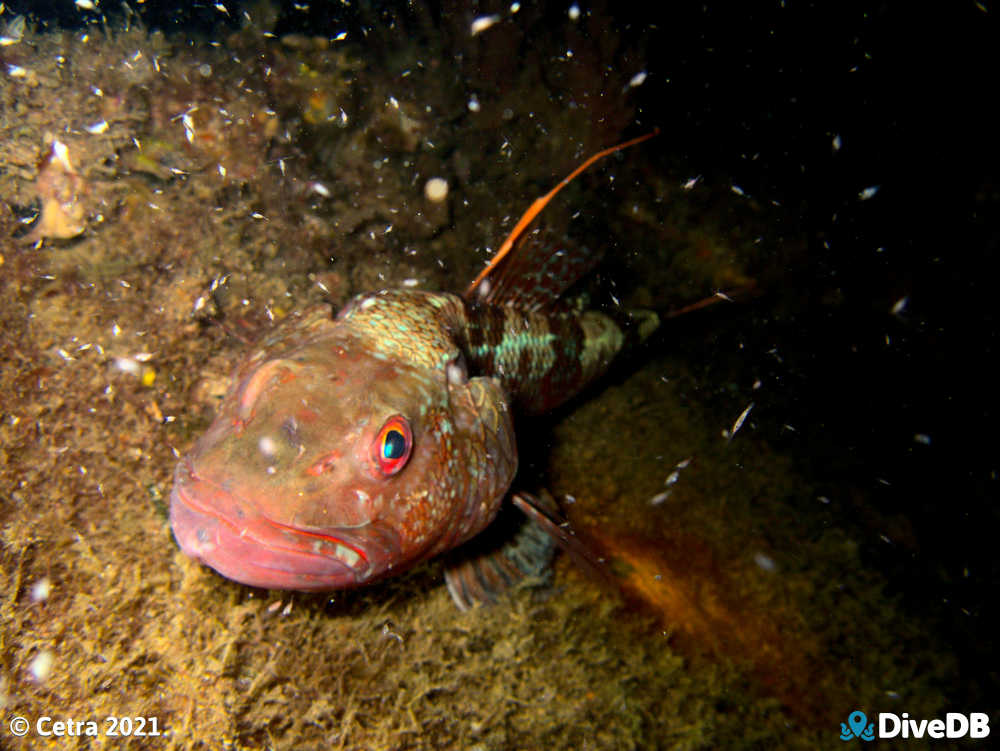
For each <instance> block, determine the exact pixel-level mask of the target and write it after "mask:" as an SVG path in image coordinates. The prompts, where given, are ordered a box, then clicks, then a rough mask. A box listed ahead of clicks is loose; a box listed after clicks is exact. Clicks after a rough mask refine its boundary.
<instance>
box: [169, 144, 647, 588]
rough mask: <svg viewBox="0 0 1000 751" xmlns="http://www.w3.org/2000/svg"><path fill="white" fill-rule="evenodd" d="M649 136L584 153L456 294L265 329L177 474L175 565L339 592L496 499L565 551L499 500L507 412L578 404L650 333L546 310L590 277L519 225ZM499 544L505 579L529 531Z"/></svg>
mask: <svg viewBox="0 0 1000 751" xmlns="http://www.w3.org/2000/svg"><path fill="white" fill-rule="evenodd" d="M655 134H656V131H654V132H652V133H647V134H646V135H644V136H640V137H639V138H635V139H632V140H630V141H626V142H625V143H623V144H619V145H617V146H613V147H611V148H608V149H605V150H603V151H601V152H599V153H597V154H595V155H593V156H592V157H590V159H588V160H586V161H585V162H584V163H583V164H581V165H580V166H579V167H578V168H577V169H576V170H574V171H573V172H572V173H571V174H570V175H569V176H567V177H566V178H565V179H563V180H562V181H561V182H560V183H558V184H557V185H556V186H555V187H554V188H553V189H552V190H551V191H550V192H549V193H547V194H546V195H544V196H542V197H541V198H539V199H537V200H536V201H535V202H534V203H533V204H532V206H531V207H530V208H529V210H528V211H527V212H525V214H524V216H522V217H521V220H520V221H519V222H518V223H517V225H516V226H515V228H514V230H513V231H512V232H511V233H510V235H509V236H508V237H507V238H506V240H505V241H504V242H503V243H502V244H501V246H500V248H499V249H498V251H497V253H496V254H495V255H494V257H493V259H492V260H491V262H490V264H489V265H488V266H487V267H486V268H484V269H483V271H482V272H481V273H480V274H479V275H478V276H477V277H476V278H475V279H474V280H473V281H472V283H471V284H469V285H468V287H467V288H466V290H465V292H464V293H463V294H461V295H459V294H455V293H450V292H430V291H424V290H417V289H412V288H403V289H386V290H379V291H376V292H371V293H366V294H361V295H359V296H357V297H355V298H354V299H352V300H351V301H350V302H349V303H348V304H347V305H346V306H345V307H344V308H343V309H341V310H340V311H339V312H337V313H336V315H334V314H333V312H332V311H331V309H330V307H329V306H317V307H313V308H310V309H307V310H305V311H302V312H300V313H293V314H290V315H289V316H287V317H286V319H285V320H283V321H282V322H281V323H279V324H278V325H277V326H276V327H275V328H274V329H273V330H272V331H271V332H269V333H267V334H266V335H265V336H264V337H263V339H262V340H261V341H260V342H258V343H257V344H256V345H255V346H254V347H253V349H252V350H251V351H250V353H249V354H248V355H247V356H246V357H245V358H244V359H243V361H242V362H241V363H240V364H239V365H238V366H237V367H236V369H235V371H234V373H233V376H232V380H231V383H230V385H229V387H228V390H227V392H226V394H225V396H224V397H223V400H222V403H221V405H220V407H219V410H218V413H217V415H216V416H215V418H214V420H213V421H212V423H211V424H210V425H209V427H208V428H207V430H206V431H205V433H204V434H202V435H201V436H200V437H199V438H198V439H197V440H196V442H195V443H194V445H193V446H192V448H191V449H190V450H189V451H188V452H187V453H186V454H184V455H183V456H182V457H181V458H180V461H179V462H178V464H177V467H176V470H175V472H174V478H173V488H172V491H171V496H170V526H171V529H172V531H173V535H174V538H175V539H176V541H177V543H178V545H179V547H180V549H181V551H182V552H183V553H184V554H186V555H187V556H189V557H191V558H193V559H195V560H197V561H199V562H201V563H202V564H204V565H206V566H208V567H209V568H211V569H214V570H215V571H216V572H217V573H219V574H221V575H222V576H224V577H226V578H228V579H232V580H234V581H237V582H240V583H243V584H246V585H250V586H255V587H262V588H268V589H280V590H300V591H335V590H341V589H349V588H354V587H359V586H362V585H368V584H371V583H373V582H377V581H379V580H381V579H384V578H386V577H388V576H392V575H396V574H399V573H401V572H404V571H406V570H408V569H409V568H411V567H413V566H414V565H416V564H418V563H420V562H422V561H426V560H428V559H430V558H433V557H435V556H438V555H440V554H443V553H446V552H447V551H451V550H453V549H455V548H457V547H458V546H461V545H463V543H466V542H467V541H469V540H473V539H474V538H476V536H477V535H480V533H481V532H483V530H484V529H486V528H487V527H488V526H489V525H490V524H491V522H493V521H494V519H495V518H496V517H497V515H498V513H499V512H500V509H501V507H502V506H503V504H504V500H505V498H507V497H511V498H512V500H513V501H514V503H515V504H517V505H518V507H519V508H521V509H522V510H525V511H526V513H528V515H529V516H530V517H531V518H532V519H534V520H535V521H536V522H538V523H539V524H541V525H543V526H544V527H545V528H546V529H547V530H549V531H554V533H555V535H556V537H561V538H562V540H563V541H564V542H565V538H566V534H565V532H564V531H562V530H560V527H559V525H558V524H557V523H556V522H555V521H554V519H553V516H552V514H551V503H549V504H546V503H544V502H542V501H540V500H539V499H537V498H535V497H532V496H528V495H527V494H523V493H519V494H513V495H511V494H510V489H511V485H512V483H513V481H514V478H515V474H516V472H517V467H518V453H517V446H516V440H515V430H514V418H515V415H516V414H540V413H544V412H547V411H549V410H551V409H553V408H555V407H557V406H559V405H560V404H562V403H564V402H565V401H567V400H568V399H570V398H572V397H573V396H575V395H576V394H578V393H579V392H580V391H581V390H583V389H584V388H585V387H586V386H587V385H588V384H590V383H592V382H593V381H594V380H595V379H597V378H598V377H599V376H600V375H601V374H603V373H604V372H605V371H606V370H607V369H608V367H609V365H610V364H611V363H612V361H613V360H614V359H615V358H616V356H617V355H618V354H619V353H620V352H621V351H622V350H623V348H624V347H625V346H626V344H627V343H628V342H629V341H631V340H633V339H635V337H636V336H645V335H646V334H648V331H649V330H650V325H652V326H654V327H655V321H654V322H653V323H652V324H650V322H649V321H648V320H646V321H644V322H642V325H638V324H635V322H633V321H632V320H631V319H629V320H625V321H624V322H623V321H619V320H615V319H613V318H612V317H611V316H609V315H607V314H605V313H603V312H600V311H596V310H586V311H583V312H577V311H573V310H571V309H569V308H568V307H567V306H559V305H558V304H557V302H558V300H559V298H560V296H561V295H562V293H563V292H564V291H565V290H566V289H567V288H568V287H569V286H570V285H572V284H573V283H574V282H575V281H577V280H578V279H579V278H580V277H581V276H582V275H583V274H585V273H586V272H587V271H588V270H589V267H590V266H591V265H592V263H591V261H590V260H589V259H588V258H586V257H585V254H581V253H574V252H571V251H568V250H566V249H565V248H563V247H561V246H559V245H555V246H553V245H552V244H551V243H549V242H547V241H546V240H544V234H545V233H543V232H540V231H538V230H537V228H536V229H532V227H533V226H534V225H535V224H536V218H537V216H538V215H539V214H540V212H541V211H542V209H544V207H545V206H546V204H547V203H548V202H549V201H550V200H551V199H552V197H553V196H554V195H555V194H556V193H558V192H559V191H560V190H561V189H562V188H563V187H565V185H566V184H568V183H569V182H570V181H571V180H572V179H574V178H575V177H576V176H577V175H578V174H580V173H581V172H582V171H583V170H585V169H587V168H588V167H589V166H590V165H591V164H593V163H594V162H596V161H597V160H599V159H602V158H604V157H606V156H607V155H609V154H611V153H613V152H615V151H618V150H620V149H623V148H627V147H629V146H632V145H634V144H637V143H640V142H642V141H644V140H646V139H647V138H650V137H652V136H653V135H655ZM540 238H541V239H540ZM640 329H641V331H640ZM525 539H527V543H525ZM517 544H519V545H521V546H522V551H521V552H520V553H513V554H511V553H508V559H507V561H508V563H509V561H510V560H515V562H518V565H519V568H520V569H521V570H522V571H524V570H526V568H527V566H526V565H520V561H522V559H523V558H525V557H530V556H528V555H527V554H524V555H522V553H523V552H524V546H525V545H527V547H528V548H532V546H534V548H538V547H539V546H542V547H544V546H543V545H542V544H541V543H540V542H539V541H538V535H537V531H536V532H529V533H527V535H526V536H525V535H521V539H520V541H519V542H518V543H517ZM504 568H505V566H503V565H500V566H498V565H497V564H496V563H495V562H494V563H493V564H492V566H486V565H485V564H484V565H483V566H481V567H480V568H479V569H478V573H477V571H476V570H474V569H469V568H468V566H466V573H465V575H464V577H465V578H464V579H463V578H462V576H463V575H459V574H454V575H452V576H451V577H450V578H449V581H448V583H449V591H451V593H452V596H453V598H454V599H455V600H456V603H457V604H459V606H460V607H464V606H468V605H470V603H474V602H476V601H481V600H483V599H484V597H483V595H482V593H479V594H478V595H477V593H476V592H475V591H474V590H475V589H476V587H474V586H471V585H469V581H471V579H472V578H476V577H478V580H479V581H480V582H481V583H482V582H486V584H485V589H486V595H489V594H490V593H492V592H493V591H494V590H495V589H496V588H497V585H495V584H490V583H489V580H491V579H497V578H498V576H499V578H500V579H507V578H508V577H507V575H506V574H505V573H504ZM506 568H510V566H509V565H508V566H506ZM470 571H471V573H470ZM514 573H516V571H515V572H514ZM463 582H464V583H463ZM467 585H468V586H467Z"/></svg>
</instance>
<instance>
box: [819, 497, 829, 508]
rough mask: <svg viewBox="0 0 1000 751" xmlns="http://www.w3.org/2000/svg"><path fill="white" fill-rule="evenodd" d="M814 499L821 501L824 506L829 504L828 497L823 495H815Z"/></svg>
mask: <svg viewBox="0 0 1000 751" xmlns="http://www.w3.org/2000/svg"><path fill="white" fill-rule="evenodd" d="M816 500H817V501H819V502H820V503H822V504H823V505H825V506H829V505H830V499H829V498H827V497H826V496H825V495H820V496H816Z"/></svg>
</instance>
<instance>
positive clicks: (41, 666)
mask: <svg viewBox="0 0 1000 751" xmlns="http://www.w3.org/2000/svg"><path fill="white" fill-rule="evenodd" d="M77 3H79V0H77ZM53 662H55V657H54V656H53V654H52V652H51V651H49V650H48V649H43V650H42V651H41V652H39V653H38V654H37V655H35V659H33V660H32V661H31V664H30V665H29V666H28V670H29V672H30V673H31V677H32V678H34V679H35V680H36V681H38V682H39V683H44V682H45V680H46V679H47V678H48V677H49V674H50V673H51V672H52V663H53Z"/></svg>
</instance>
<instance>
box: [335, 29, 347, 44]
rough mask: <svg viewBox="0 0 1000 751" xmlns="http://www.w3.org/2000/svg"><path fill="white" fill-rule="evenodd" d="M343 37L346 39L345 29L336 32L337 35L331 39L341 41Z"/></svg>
mask: <svg viewBox="0 0 1000 751" xmlns="http://www.w3.org/2000/svg"><path fill="white" fill-rule="evenodd" d="M345 39H347V32H346V31H342V32H340V33H339V34H337V36H335V37H334V38H333V41H335V42H343V41H344V40H345Z"/></svg>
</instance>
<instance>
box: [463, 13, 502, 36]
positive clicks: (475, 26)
mask: <svg viewBox="0 0 1000 751" xmlns="http://www.w3.org/2000/svg"><path fill="white" fill-rule="evenodd" d="M499 20H500V16H498V15H496V14H493V15H492V16H479V18H476V19H474V20H473V22H472V26H470V27H469V34H471V35H472V36H476V34H481V33H482V32H484V31H486V30H487V29H488V28H489V27H490V26H492V25H493V24H495V23H496V22H497V21H499Z"/></svg>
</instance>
